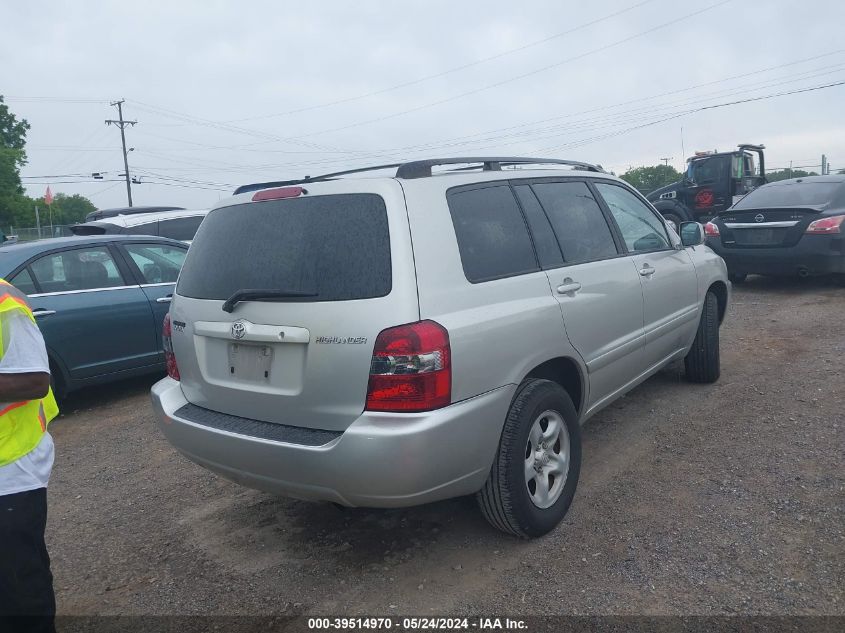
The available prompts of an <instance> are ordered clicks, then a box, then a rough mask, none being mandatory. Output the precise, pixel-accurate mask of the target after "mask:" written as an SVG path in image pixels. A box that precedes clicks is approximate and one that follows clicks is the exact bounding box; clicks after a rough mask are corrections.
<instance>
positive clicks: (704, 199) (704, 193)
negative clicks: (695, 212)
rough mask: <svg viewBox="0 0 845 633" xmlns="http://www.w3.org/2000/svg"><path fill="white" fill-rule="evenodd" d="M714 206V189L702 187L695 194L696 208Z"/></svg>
mask: <svg viewBox="0 0 845 633" xmlns="http://www.w3.org/2000/svg"><path fill="white" fill-rule="evenodd" d="M712 206H713V190H712V189H702V190H701V191H699V192H698V193H697V194H695V208H696V209H706V208H708V207H712Z"/></svg>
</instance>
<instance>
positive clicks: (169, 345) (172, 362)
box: [161, 312, 181, 380]
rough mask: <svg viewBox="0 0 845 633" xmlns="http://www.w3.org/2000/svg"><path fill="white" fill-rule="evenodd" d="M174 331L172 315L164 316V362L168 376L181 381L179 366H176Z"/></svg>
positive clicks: (162, 335)
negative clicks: (171, 322) (171, 323)
mask: <svg viewBox="0 0 845 633" xmlns="http://www.w3.org/2000/svg"><path fill="white" fill-rule="evenodd" d="M172 336H173V330H172V328H171V325H170V313H169V312H168V313H167V314H165V315H164V323H163V324H162V326H161V341H162V343H163V344H164V362H165V363H166V365H167V375H168V376H170V377H171V378H173V380H180V379H181V377H180V376H179V366H178V365H177V364H176V355H175V354H174V353H173V340H172V338H171V337H172Z"/></svg>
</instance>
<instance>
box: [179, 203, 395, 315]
mask: <svg viewBox="0 0 845 633" xmlns="http://www.w3.org/2000/svg"><path fill="white" fill-rule="evenodd" d="M391 284H392V269H391V263H390V234H389V232H388V225H387V209H386V207H385V204H384V200H383V199H382V198H381V196H378V195H375V194H360V193H359V194H342V195H330V196H313V197H302V198H293V199H287V200H268V201H266V202H251V203H247V204H240V205H235V206H231V207H225V208H222V209H217V210H215V211H212V212H211V213H209V214H208V216H206V218H205V220H204V221H203V224H202V228H201V229H200V231H199V233H198V234H197V236H196V239H195V240H194V242H193V243H192V244H191V248H190V249H189V251H188V257H187V258H186V260H185V265H184V267H183V269H182V275H181V276H180V277H179V284H178V286H177V292H178V293H179V294H180V295H182V296H186V297H193V298H195V299H217V300H226V299H228V298H229V297H231V296H232V295H233V294H234V293H235V292H237V291H238V290H245V289H250V290H252V289H260V290H276V291H283V292H294V291H298V292H306V293H316V296H312V297H292V298H290V299H286V300H287V301H292V302H294V301H295V302H310V301H344V300H350V299H371V298H374V297H383V296H385V295H387V294H389V293H390V289H391Z"/></svg>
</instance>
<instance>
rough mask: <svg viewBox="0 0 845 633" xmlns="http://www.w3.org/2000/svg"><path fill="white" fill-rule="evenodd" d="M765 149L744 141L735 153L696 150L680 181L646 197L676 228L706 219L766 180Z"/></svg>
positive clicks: (688, 160) (763, 146) (688, 161)
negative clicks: (689, 222)
mask: <svg viewBox="0 0 845 633" xmlns="http://www.w3.org/2000/svg"><path fill="white" fill-rule="evenodd" d="M764 149H766V146H765V145H751V144H748V143H744V144H741V145H738V146H737V150H736V151H733V152H718V151H713V152H696V153H695V155H694V156H691V157H690V158H688V159H687V168H686V171H685V172H684V177H683V178H682V179H681V180H680V181H679V182H675V183H672V184H671V185H666V186H665V187H661V188H660V189H657V190H656V191H652V192H651V193H650V194H648V195H647V196H646V198H647V199H648V201H649V202H651V203H652V204H653V205H654V207H655V208H656V209H657V210H658V211H659V212H660V213H661V215H663V217H664V218H666V220H667V221H668V222H670V223H671V224H673V225H674V228H675V229H676V230H677V228H678V226H679V225H680V224H681V222H687V221H690V220H694V221H696V222H706V221H707V220H709V219H710V218H712V217H713V216H714V215H716V214H717V213H719V212H720V211H724V210H725V209H727V208H728V207H730V206H731V205H732V204H733V203H734V202H736V201H737V200H739V199H740V198H742V197H743V196H744V195H745V194H747V193H748V192H750V191H752V190H753V189H756V188H757V187H759V186H760V185H763V184H765V183H766V170H765V165H766V163H765V158H764V156H763V150H764ZM755 155H756V158H757V160H756V161H755Z"/></svg>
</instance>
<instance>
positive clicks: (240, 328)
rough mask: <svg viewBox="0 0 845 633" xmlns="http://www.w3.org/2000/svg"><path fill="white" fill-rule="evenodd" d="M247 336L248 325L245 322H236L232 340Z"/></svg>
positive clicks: (233, 324) (233, 326) (233, 325)
mask: <svg viewBox="0 0 845 633" xmlns="http://www.w3.org/2000/svg"><path fill="white" fill-rule="evenodd" d="M244 334H246V325H244V322H243V321H235V322H234V323H232V338H235V339H238V338H243V337H244Z"/></svg>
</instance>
